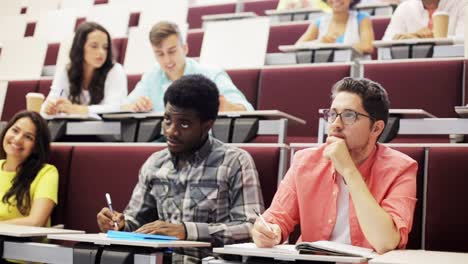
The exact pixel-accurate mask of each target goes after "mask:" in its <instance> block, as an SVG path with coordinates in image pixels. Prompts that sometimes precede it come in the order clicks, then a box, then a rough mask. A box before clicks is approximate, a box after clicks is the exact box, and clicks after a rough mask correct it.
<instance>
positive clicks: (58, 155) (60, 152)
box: [49, 145, 73, 225]
mask: <svg viewBox="0 0 468 264" xmlns="http://www.w3.org/2000/svg"><path fill="white" fill-rule="evenodd" d="M72 149H73V147H72V146H54V145H52V147H51V156H50V161H49V164H52V165H54V166H55V167H56V168H57V170H58V172H59V189H58V204H57V206H56V207H55V208H54V211H53V212H52V217H51V218H52V225H57V224H64V223H65V217H64V214H65V208H66V206H67V193H68V180H69V179H68V177H69V175H70V163H71V159H72Z"/></svg>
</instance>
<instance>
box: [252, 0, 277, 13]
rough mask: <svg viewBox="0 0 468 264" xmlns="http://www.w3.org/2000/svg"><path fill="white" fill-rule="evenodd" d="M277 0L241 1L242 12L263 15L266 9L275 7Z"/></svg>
mask: <svg viewBox="0 0 468 264" xmlns="http://www.w3.org/2000/svg"><path fill="white" fill-rule="evenodd" d="M278 2H279V0H251V1H243V3H244V10H243V12H255V13H256V14H257V16H265V15H266V14H265V11H266V10H272V9H276V7H277V6H278Z"/></svg>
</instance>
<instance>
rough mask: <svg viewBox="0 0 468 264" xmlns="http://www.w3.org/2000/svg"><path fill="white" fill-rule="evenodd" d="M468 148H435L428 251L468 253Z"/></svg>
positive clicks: (431, 156) (429, 196) (429, 191)
mask: <svg viewBox="0 0 468 264" xmlns="http://www.w3.org/2000/svg"><path fill="white" fill-rule="evenodd" d="M467 157H468V148H467V147H431V148H430V149H429V163H428V174H427V202H426V226H425V234H426V235H425V249H426V250H438V251H456V252H468V228H467V217H468V210H467V204H468V196H467V195H466V192H467V186H468V177H467V175H468V166H467V165H466V164H467V160H468V158H467Z"/></svg>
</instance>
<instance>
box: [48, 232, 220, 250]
mask: <svg viewBox="0 0 468 264" xmlns="http://www.w3.org/2000/svg"><path fill="white" fill-rule="evenodd" d="M47 238H49V239H55V240H66V241H77V242H88V243H94V244H98V245H124V246H138V247H151V248H167V247H179V248H180V247H210V246H211V244H210V243H207V242H198V241H185V240H172V241H162V240H158V241H143V240H129V239H116V238H108V237H107V236H106V234H104V233H99V234H64V235H48V236H47Z"/></svg>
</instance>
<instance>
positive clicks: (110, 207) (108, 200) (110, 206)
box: [106, 193, 119, 229]
mask: <svg viewBox="0 0 468 264" xmlns="http://www.w3.org/2000/svg"><path fill="white" fill-rule="evenodd" d="M106 200H107V206H109V209H110V211H111V213H112V216H114V209H112V201H111V197H110V194H109V193H106ZM114 226H115V227H117V229H118V228H119V225H117V221H115V220H114Z"/></svg>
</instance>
